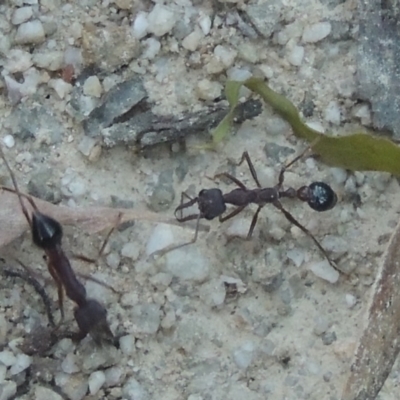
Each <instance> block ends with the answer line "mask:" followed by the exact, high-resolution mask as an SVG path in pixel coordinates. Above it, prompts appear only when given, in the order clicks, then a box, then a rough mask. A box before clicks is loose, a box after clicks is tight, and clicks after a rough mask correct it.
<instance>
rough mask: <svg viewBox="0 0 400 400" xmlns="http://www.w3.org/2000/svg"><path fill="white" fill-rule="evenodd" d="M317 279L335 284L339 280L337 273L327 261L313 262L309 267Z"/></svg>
mask: <svg viewBox="0 0 400 400" xmlns="http://www.w3.org/2000/svg"><path fill="white" fill-rule="evenodd" d="M309 269H310V271H312V272H313V273H314V274H315V275H316V276H318V278H321V279H323V280H325V281H328V282H330V283H336V282H337V281H338V280H339V272H338V271H336V269H334V268H333V267H332V266H331V265H330V264H329V262H328V261H327V260H323V261H317V262H313V263H311V264H310V266H309Z"/></svg>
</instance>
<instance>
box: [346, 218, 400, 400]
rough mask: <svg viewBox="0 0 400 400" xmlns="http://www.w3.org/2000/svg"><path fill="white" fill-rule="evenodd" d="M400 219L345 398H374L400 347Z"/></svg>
mask: <svg viewBox="0 0 400 400" xmlns="http://www.w3.org/2000/svg"><path fill="white" fill-rule="evenodd" d="M399 288H400V223H399V224H398V225H397V227H396V229H395V231H394V233H393V235H392V237H391V239H390V241H389V245H388V247H387V249H386V252H385V254H384V255H383V257H382V264H381V267H380V271H379V273H378V276H377V279H376V282H375V285H374V291H373V295H372V302H371V304H370V307H369V311H368V320H367V327H366V328H365V330H364V332H363V334H362V336H361V338H360V341H359V343H358V347H357V350H356V353H355V356H354V360H353V364H352V366H351V372H350V376H349V378H348V381H347V383H346V386H345V389H344V391H343V394H342V400H373V399H375V398H376V396H377V395H378V393H379V391H380V390H381V388H382V386H383V384H384V383H385V381H386V378H387V377H388V375H389V373H390V371H391V370H392V367H393V364H394V362H395V360H396V358H397V355H398V353H399V350H400V290H399Z"/></svg>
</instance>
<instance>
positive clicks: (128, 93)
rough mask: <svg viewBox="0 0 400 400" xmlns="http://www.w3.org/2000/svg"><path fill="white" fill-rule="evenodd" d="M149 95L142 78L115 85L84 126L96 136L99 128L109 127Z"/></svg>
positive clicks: (86, 130) (91, 134)
mask: <svg viewBox="0 0 400 400" xmlns="http://www.w3.org/2000/svg"><path fill="white" fill-rule="evenodd" d="M146 96H147V92H146V89H145V88H144V86H143V82H142V80H141V79H139V78H137V77H134V78H132V79H129V80H127V81H124V82H121V83H119V84H117V85H115V86H114V87H113V88H112V89H111V90H110V91H109V92H108V93H107V95H106V96H105V98H104V99H103V102H102V104H101V105H100V106H99V107H97V108H95V109H94V110H93V111H92V112H91V113H90V115H89V117H88V119H87V120H86V121H84V123H83V127H84V129H85V132H86V134H87V135H88V136H90V137H96V136H97V135H98V133H99V130H101V129H103V128H108V127H109V126H111V124H113V123H114V122H116V120H117V119H118V118H121V117H122V116H125V114H126V113H128V112H129V111H130V110H132V108H133V107H134V106H136V105H137V104H138V103H139V102H140V101H142V100H143V99H144V98H145V97H146Z"/></svg>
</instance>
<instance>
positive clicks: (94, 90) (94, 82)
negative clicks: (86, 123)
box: [83, 75, 103, 98]
mask: <svg viewBox="0 0 400 400" xmlns="http://www.w3.org/2000/svg"><path fill="white" fill-rule="evenodd" d="M102 90H103V89H102V87H101V83H100V80H99V78H98V77H97V76H95V75H93V76H89V78H87V79H86V81H85V83H84V84H83V93H84V94H85V95H86V96H92V97H97V98H99V97H100V96H101V93H102Z"/></svg>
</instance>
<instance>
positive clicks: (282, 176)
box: [277, 137, 321, 188]
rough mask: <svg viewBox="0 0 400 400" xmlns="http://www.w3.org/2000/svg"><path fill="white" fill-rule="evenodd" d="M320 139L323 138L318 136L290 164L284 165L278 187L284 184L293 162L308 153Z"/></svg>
mask: <svg viewBox="0 0 400 400" xmlns="http://www.w3.org/2000/svg"><path fill="white" fill-rule="evenodd" d="M320 140H321V139H320V137H317V138H316V139H315V140H313V141H312V142H311V144H310V145H308V146H307V147H306V148H305V149H304V150H303V151H302V152H301V153H300V154H299V155H298V156H296V157H295V158H294V159H293V160H292V161H290V162H289V163H288V164H286V165H284V166H283V167H282V169H281V171H280V173H279V180H278V185H277V187H278V188H280V187H281V186H282V184H283V181H284V174H285V171H286V170H287V169H288V168H289V167H291V166H292V165H293V164H295V163H296V162H297V161H299V160H300V159H301V158H303V157H304V155H305V154H306V153H307V151H308V150H310V149H312V148H313V147H314V146H315V145H316V144H317V143H318V142H319V141H320Z"/></svg>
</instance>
